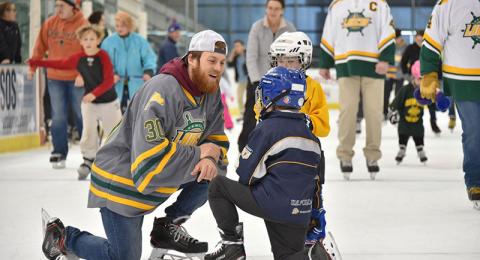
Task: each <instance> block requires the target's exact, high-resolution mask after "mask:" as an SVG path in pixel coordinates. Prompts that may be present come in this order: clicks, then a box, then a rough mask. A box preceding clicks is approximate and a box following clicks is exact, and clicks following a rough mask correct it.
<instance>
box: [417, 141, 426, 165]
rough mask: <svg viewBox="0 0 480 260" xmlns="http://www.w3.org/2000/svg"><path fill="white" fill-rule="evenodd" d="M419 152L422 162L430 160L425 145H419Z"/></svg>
mask: <svg viewBox="0 0 480 260" xmlns="http://www.w3.org/2000/svg"><path fill="white" fill-rule="evenodd" d="M417 154H418V158H420V162H422V163H425V162H426V161H427V160H428V158H427V155H426V154H425V150H423V145H419V146H417Z"/></svg>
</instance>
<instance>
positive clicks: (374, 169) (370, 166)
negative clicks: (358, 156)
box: [367, 160, 380, 172]
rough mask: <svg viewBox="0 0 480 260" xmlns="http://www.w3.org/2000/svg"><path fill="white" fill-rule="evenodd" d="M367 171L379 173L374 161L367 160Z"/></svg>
mask: <svg viewBox="0 0 480 260" xmlns="http://www.w3.org/2000/svg"><path fill="white" fill-rule="evenodd" d="M367 169H368V172H379V171H380V167H379V166H378V163H377V161H375V160H372V161H369V160H367Z"/></svg>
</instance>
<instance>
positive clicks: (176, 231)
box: [169, 224, 198, 243]
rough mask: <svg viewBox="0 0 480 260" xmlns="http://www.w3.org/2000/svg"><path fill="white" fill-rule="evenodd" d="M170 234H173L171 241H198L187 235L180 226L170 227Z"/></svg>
mask: <svg viewBox="0 0 480 260" xmlns="http://www.w3.org/2000/svg"><path fill="white" fill-rule="evenodd" d="M169 228H170V232H172V233H173V240H175V241H177V242H178V241H179V240H186V241H187V242H191V243H196V242H197V241H198V240H197V239H195V238H193V237H192V236H190V234H188V233H187V230H186V229H185V228H184V227H182V226H177V225H174V224H173V225H170V227H169Z"/></svg>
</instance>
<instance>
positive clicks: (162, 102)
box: [143, 92, 165, 110]
mask: <svg viewBox="0 0 480 260" xmlns="http://www.w3.org/2000/svg"><path fill="white" fill-rule="evenodd" d="M152 102H155V103H158V104H159V105H160V106H163V105H165V99H163V97H162V95H160V93H158V92H154V93H153V95H152V96H151V97H150V99H149V100H148V102H147V104H146V105H145V108H144V109H143V110H148V108H149V107H150V103H152Z"/></svg>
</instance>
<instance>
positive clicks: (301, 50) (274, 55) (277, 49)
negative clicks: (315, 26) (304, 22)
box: [268, 32, 313, 71]
mask: <svg viewBox="0 0 480 260" xmlns="http://www.w3.org/2000/svg"><path fill="white" fill-rule="evenodd" d="M312 52H313V47H312V41H311V40H310V38H309V37H308V36H307V35H306V34H305V33H303V32H285V33H283V34H282V35H280V36H279V37H278V38H277V40H275V41H274V42H273V43H272V45H270V51H269V53H268V54H269V57H270V66H271V67H272V68H273V67H276V66H278V59H279V58H280V57H282V56H283V57H298V58H299V62H300V64H301V66H302V67H301V69H302V70H303V71H306V70H307V69H308V68H309V67H310V65H311V62H312Z"/></svg>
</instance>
